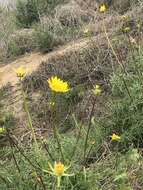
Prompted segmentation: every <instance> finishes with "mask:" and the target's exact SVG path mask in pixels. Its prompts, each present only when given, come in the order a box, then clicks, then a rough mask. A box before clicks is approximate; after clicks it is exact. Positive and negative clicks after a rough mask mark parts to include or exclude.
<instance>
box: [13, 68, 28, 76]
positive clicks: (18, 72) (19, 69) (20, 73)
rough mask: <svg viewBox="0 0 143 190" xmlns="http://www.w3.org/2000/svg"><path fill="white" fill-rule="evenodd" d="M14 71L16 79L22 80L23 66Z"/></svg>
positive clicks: (24, 72) (24, 71)
mask: <svg viewBox="0 0 143 190" xmlns="http://www.w3.org/2000/svg"><path fill="white" fill-rule="evenodd" d="M14 71H15V73H16V75H17V77H19V78H23V77H24V75H25V74H26V70H25V68H24V67H23V66H21V67H18V68H17V69H14Z"/></svg>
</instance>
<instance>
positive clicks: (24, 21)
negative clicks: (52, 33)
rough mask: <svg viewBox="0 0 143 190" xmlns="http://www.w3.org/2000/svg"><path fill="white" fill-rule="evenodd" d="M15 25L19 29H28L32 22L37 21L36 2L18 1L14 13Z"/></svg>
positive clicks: (33, 0)
mask: <svg viewBox="0 0 143 190" xmlns="http://www.w3.org/2000/svg"><path fill="white" fill-rule="evenodd" d="M16 19H17V24H18V25H19V26H20V27H30V26H31V25H32V24H33V23H34V22H38V21H39V12H38V7H37V1H35V0H26V1H21V0H20V1H18V3H17V12H16Z"/></svg>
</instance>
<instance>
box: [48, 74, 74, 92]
mask: <svg viewBox="0 0 143 190" xmlns="http://www.w3.org/2000/svg"><path fill="white" fill-rule="evenodd" d="M48 84H49V87H50V89H51V90H53V91H55V92H62V93H65V92H68V91H69V90H70V89H69V85H68V83H67V82H64V81H63V80H61V79H59V78H58V77H56V76H55V77H51V78H50V79H48Z"/></svg>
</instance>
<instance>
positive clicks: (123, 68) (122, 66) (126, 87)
mask: <svg viewBox="0 0 143 190" xmlns="http://www.w3.org/2000/svg"><path fill="white" fill-rule="evenodd" d="M103 28H104V33H105V36H106V39H107V41H108V44H109V46H110V48H111V50H112V53H113V55H114V56H115V58H116V60H117V62H118V64H119V65H120V67H121V69H122V70H123V72H124V73H125V74H126V75H127V74H128V73H127V72H126V69H125V67H124V65H123V64H122V63H121V62H120V60H119V58H118V56H117V54H116V52H115V50H114V48H113V46H112V43H111V41H110V39H109V37H108V34H107V31H106V27H105V24H104V21H103ZM122 79H123V83H124V86H125V89H126V91H127V93H128V95H129V97H130V99H131V101H132V100H133V99H132V97H131V94H130V91H129V89H128V86H127V84H126V81H125V79H124V77H123V76H122Z"/></svg>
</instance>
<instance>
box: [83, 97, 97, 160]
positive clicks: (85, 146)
mask: <svg viewBox="0 0 143 190" xmlns="http://www.w3.org/2000/svg"><path fill="white" fill-rule="evenodd" d="M95 103H96V98H95V99H94V102H93V106H92V109H91V112H90V117H89V124H88V129H87V133H86V138H85V144H84V152H83V160H84V162H85V157H86V150H87V143H88V138H89V133H90V129H91V119H92V116H93V112H94V107H95Z"/></svg>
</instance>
